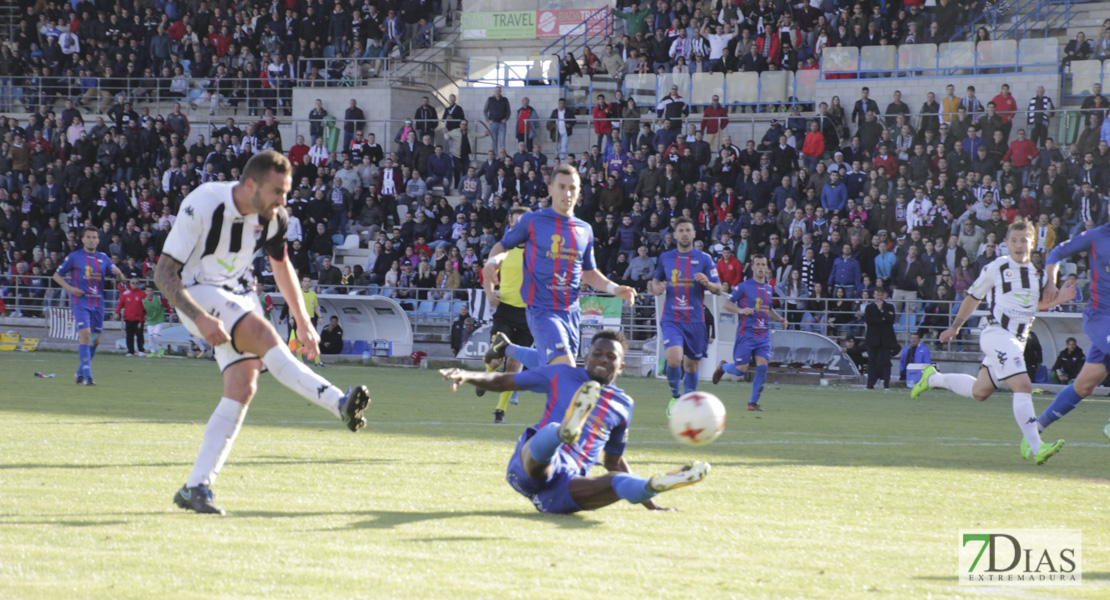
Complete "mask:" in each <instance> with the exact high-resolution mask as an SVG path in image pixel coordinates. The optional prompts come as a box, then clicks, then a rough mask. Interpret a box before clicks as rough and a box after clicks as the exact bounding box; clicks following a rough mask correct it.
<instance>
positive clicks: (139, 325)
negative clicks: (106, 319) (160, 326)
mask: <svg viewBox="0 0 1110 600" xmlns="http://www.w3.org/2000/svg"><path fill="white" fill-rule="evenodd" d="M128 284H129V285H130V287H128V288H127V289H126V290H125V291H124V292H123V293H122V294H120V297H119V304H118V305H117V306H116V316H117V317H119V316H120V313H121V312H122V314H123V323H124V329H125V330H126V335H127V356H128V357H134V356H137V355H138V356H141V355H144V354H146V343H145V341H144V340H143V323H144V322H145V321H146V309H145V308H143V300H146V292H144V291H143V289H142V284H141V282H140V281H139V280H138V279H132V280H131V281H129V282H128ZM136 339H137V340H138V344H137V345H136ZM136 352H138V354H136Z"/></svg>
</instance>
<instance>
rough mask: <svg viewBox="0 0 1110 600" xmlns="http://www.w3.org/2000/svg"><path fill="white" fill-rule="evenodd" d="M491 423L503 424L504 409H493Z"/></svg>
mask: <svg viewBox="0 0 1110 600" xmlns="http://www.w3.org/2000/svg"><path fill="white" fill-rule="evenodd" d="M493 424H494V425H504V424H505V411H503V410H495V411H493Z"/></svg>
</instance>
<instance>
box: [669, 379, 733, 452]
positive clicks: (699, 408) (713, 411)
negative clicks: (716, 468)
mask: <svg viewBox="0 0 1110 600" xmlns="http://www.w3.org/2000/svg"><path fill="white" fill-rule="evenodd" d="M670 426H671V434H672V435H674V437H675V439H676V440H678V441H680V442H682V443H683V444H687V445H690V446H704V445H706V444H708V443H710V442H712V441H713V440H715V439H717V438H718V437H720V435H721V434H722V433H724V431H725V405H724V404H721V401H720V400H719V399H718V398H717V397H716V396H714V395H713V394H710V393H708V392H690V393H688V394H685V395H683V396H682V397H681V398H679V399H678V401H677V402H675V403H674V408H673V409H672V410H671V418H670Z"/></svg>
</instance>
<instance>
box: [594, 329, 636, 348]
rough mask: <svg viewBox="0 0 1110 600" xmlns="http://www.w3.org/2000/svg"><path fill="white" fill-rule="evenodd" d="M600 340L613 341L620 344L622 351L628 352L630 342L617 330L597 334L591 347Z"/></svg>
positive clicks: (605, 330) (606, 330)
mask: <svg viewBox="0 0 1110 600" xmlns="http://www.w3.org/2000/svg"><path fill="white" fill-rule="evenodd" d="M598 340H611V341H613V342H616V343H617V344H620V347H621V349H622V350H624V351H625V352H628V340H627V339H625V337H624V334H623V333H621V332H620V331H618V330H616V329H602V330H601V331H599V332H597V333H595V334H594V339H593V340H592V341H590V345H591V346H593V345H594V344H596V343H597V341H598Z"/></svg>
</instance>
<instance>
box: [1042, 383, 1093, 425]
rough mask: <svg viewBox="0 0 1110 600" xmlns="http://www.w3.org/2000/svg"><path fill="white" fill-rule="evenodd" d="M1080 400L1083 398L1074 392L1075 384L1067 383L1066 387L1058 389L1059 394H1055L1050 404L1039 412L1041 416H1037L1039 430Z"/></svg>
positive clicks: (1053, 421)
mask: <svg viewBox="0 0 1110 600" xmlns="http://www.w3.org/2000/svg"><path fill="white" fill-rule="evenodd" d="M1081 401H1083V399H1082V398H1080V397H1079V394H1077V393H1075V384H1074V383H1072V384H1068V387H1066V388H1064V389H1062V390H1060V393H1059V394H1056V399H1055V400H1053V401H1052V404H1049V405H1048V408H1046V409H1045V410H1044V412H1043V413H1041V416H1039V417H1037V426H1038V427H1040V429H1041V431H1044V430H1045V429H1047V428H1048V426H1049V425H1051V424H1053V423H1055V422H1056V420H1057V419H1059V418H1060V417H1062V416H1064V415H1066V414H1068V413H1070V412H1071V409H1073V408H1075V405H1077V404H1079V403H1080V402H1081Z"/></svg>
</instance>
